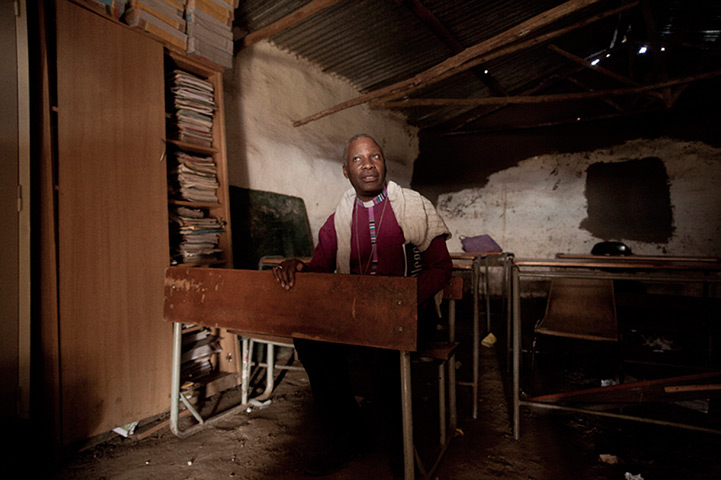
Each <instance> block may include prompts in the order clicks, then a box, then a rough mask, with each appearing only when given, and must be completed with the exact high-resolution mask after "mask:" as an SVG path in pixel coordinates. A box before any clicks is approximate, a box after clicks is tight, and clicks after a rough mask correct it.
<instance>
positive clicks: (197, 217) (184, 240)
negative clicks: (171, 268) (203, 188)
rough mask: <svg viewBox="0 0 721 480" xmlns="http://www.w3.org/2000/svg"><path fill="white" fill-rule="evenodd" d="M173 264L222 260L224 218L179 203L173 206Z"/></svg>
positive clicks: (171, 226)
mask: <svg viewBox="0 0 721 480" xmlns="http://www.w3.org/2000/svg"><path fill="white" fill-rule="evenodd" d="M169 219H170V244H171V245H172V246H173V247H172V248H171V250H172V251H171V257H172V258H171V264H173V265H178V264H207V263H213V262H214V261H216V260H218V254H219V253H221V252H222V249H221V248H218V242H219V241H220V235H221V234H222V233H223V231H224V229H225V228H224V225H223V222H221V221H220V220H219V219H218V218H216V217H211V216H208V214H207V212H206V211H205V210H203V209H200V208H191V207H183V206H178V207H174V208H173V209H171V211H170V213H169Z"/></svg>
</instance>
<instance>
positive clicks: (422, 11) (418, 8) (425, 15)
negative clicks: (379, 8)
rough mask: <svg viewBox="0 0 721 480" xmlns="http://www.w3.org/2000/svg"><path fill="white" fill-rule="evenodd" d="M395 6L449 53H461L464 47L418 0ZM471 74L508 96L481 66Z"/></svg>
mask: <svg viewBox="0 0 721 480" xmlns="http://www.w3.org/2000/svg"><path fill="white" fill-rule="evenodd" d="M395 2H396V3H397V4H402V5H404V6H405V7H406V8H408V9H409V10H410V11H411V12H413V14H414V15H415V16H416V17H418V18H419V19H420V20H421V21H422V22H423V23H424V24H425V25H426V26H427V27H428V28H429V29H430V30H431V31H432V32H433V33H434V34H435V35H436V36H437V37H438V38H439V39H441V41H442V42H443V43H445V44H446V46H447V47H448V48H449V49H450V50H451V53H453V54H457V53H460V52H462V51H463V50H464V49H465V47H464V46H463V45H462V44H461V42H459V41H458V39H457V38H456V37H455V36H454V35H453V33H452V32H451V31H450V30H448V28H447V27H446V26H445V25H444V24H443V22H441V21H440V20H439V19H438V17H436V15H435V14H434V13H433V12H432V11H431V10H430V9H429V8H428V7H426V6H425V5H423V3H422V2H421V1H420V0H395ZM471 72H472V73H473V74H474V75H475V76H476V77H477V78H478V79H479V80H480V81H481V82H483V83H484V84H485V85H486V86H487V87H488V88H489V89H490V90H491V92H493V93H494V94H495V95H508V92H507V91H506V90H505V89H504V88H503V87H502V86H501V84H500V83H499V82H498V80H496V79H495V78H493V76H492V75H490V74H488V73H486V69H484V68H483V66H480V65H479V66H477V67H473V68H472V69H471Z"/></svg>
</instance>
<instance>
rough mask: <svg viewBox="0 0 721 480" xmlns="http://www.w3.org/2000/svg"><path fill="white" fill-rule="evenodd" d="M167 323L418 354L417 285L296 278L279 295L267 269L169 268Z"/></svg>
mask: <svg viewBox="0 0 721 480" xmlns="http://www.w3.org/2000/svg"><path fill="white" fill-rule="evenodd" d="M163 318H164V319H165V320H166V321H171V322H182V323H191V324H200V325H205V326H208V327H220V328H227V329H229V330H233V331H240V332H246V333H249V334H253V333H255V334H263V335H276V336H282V337H293V338H306V339H311V340H320V341H327V342H336V343H346V344H352V345H366V346H371V347H378V348H386V349H393V350H405V351H415V350H416V349H417V321H418V314H417V280H416V279H415V278H403V277H371V276H360V275H335V274H323V273H301V274H299V275H298V276H297V277H296V284H295V286H294V287H293V288H292V289H290V290H284V289H282V288H281V287H280V285H279V284H278V283H277V281H276V280H275V277H274V276H273V273H272V272H271V271H267V270H266V271H257V270H231V269H212V268H186V267H170V268H168V269H167V270H166V277H165V307H164V313H163Z"/></svg>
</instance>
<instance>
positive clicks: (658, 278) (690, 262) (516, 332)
mask: <svg viewBox="0 0 721 480" xmlns="http://www.w3.org/2000/svg"><path fill="white" fill-rule="evenodd" d="M600 269H604V271H600ZM614 270H615V271H614ZM627 270H634V271H635V273H626V271H627ZM709 274H713V275H709ZM553 277H567V278H607V279H611V280H644V281H648V282H659V283H668V282H678V283H721V260H719V259H713V261H709V259H703V260H701V259H698V258H691V257H668V258H663V257H660V259H659V257H590V256H589V257H585V256H580V255H579V256H573V257H566V258H556V259H552V260H543V259H541V260H534V259H519V260H515V261H514V262H513V270H512V293H513V295H512V296H513V305H512V307H513V325H512V327H513V346H512V348H513V405H512V422H513V437H514V438H515V439H516V440H518V439H519V438H520V425H521V415H520V410H521V407H522V406H527V407H536V408H543V409H549V410H561V411H567V412H574V413H584V414H590V415H596V416H604V417H610V418H617V419H623V420H633V421H638V422H644V423H655V424H660V425H666V426H673V427H679V428H685V429H689V430H696V431H705V432H709V433H721V432H719V431H718V430H713V429H707V428H703V427H696V426H693V425H688V424H684V423H677V422H666V421H659V420H654V419H650V418H643V417H639V416H633V415H623V414H616V413H612V412H605V411H598V410H590V409H583V408H575V407H567V406H563V405H557V404H549V403H544V402H537V401H529V400H523V399H522V398H521V347H522V346H521V338H522V336H521V288H520V284H521V280H522V279H524V278H553Z"/></svg>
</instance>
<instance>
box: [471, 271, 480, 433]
mask: <svg viewBox="0 0 721 480" xmlns="http://www.w3.org/2000/svg"><path fill="white" fill-rule="evenodd" d="M480 282H481V261H480V258H479V257H475V258H474V259H473V282H472V283H473V381H472V382H471V385H472V388H473V407H472V408H471V412H472V416H473V419H474V420H475V419H476V418H478V376H479V373H480V372H479V370H480V363H481V352H480V351H479V349H480V348H481V332H480V330H481V326H480V319H479V317H480V313H479V307H478V289H479V287H480Z"/></svg>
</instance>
